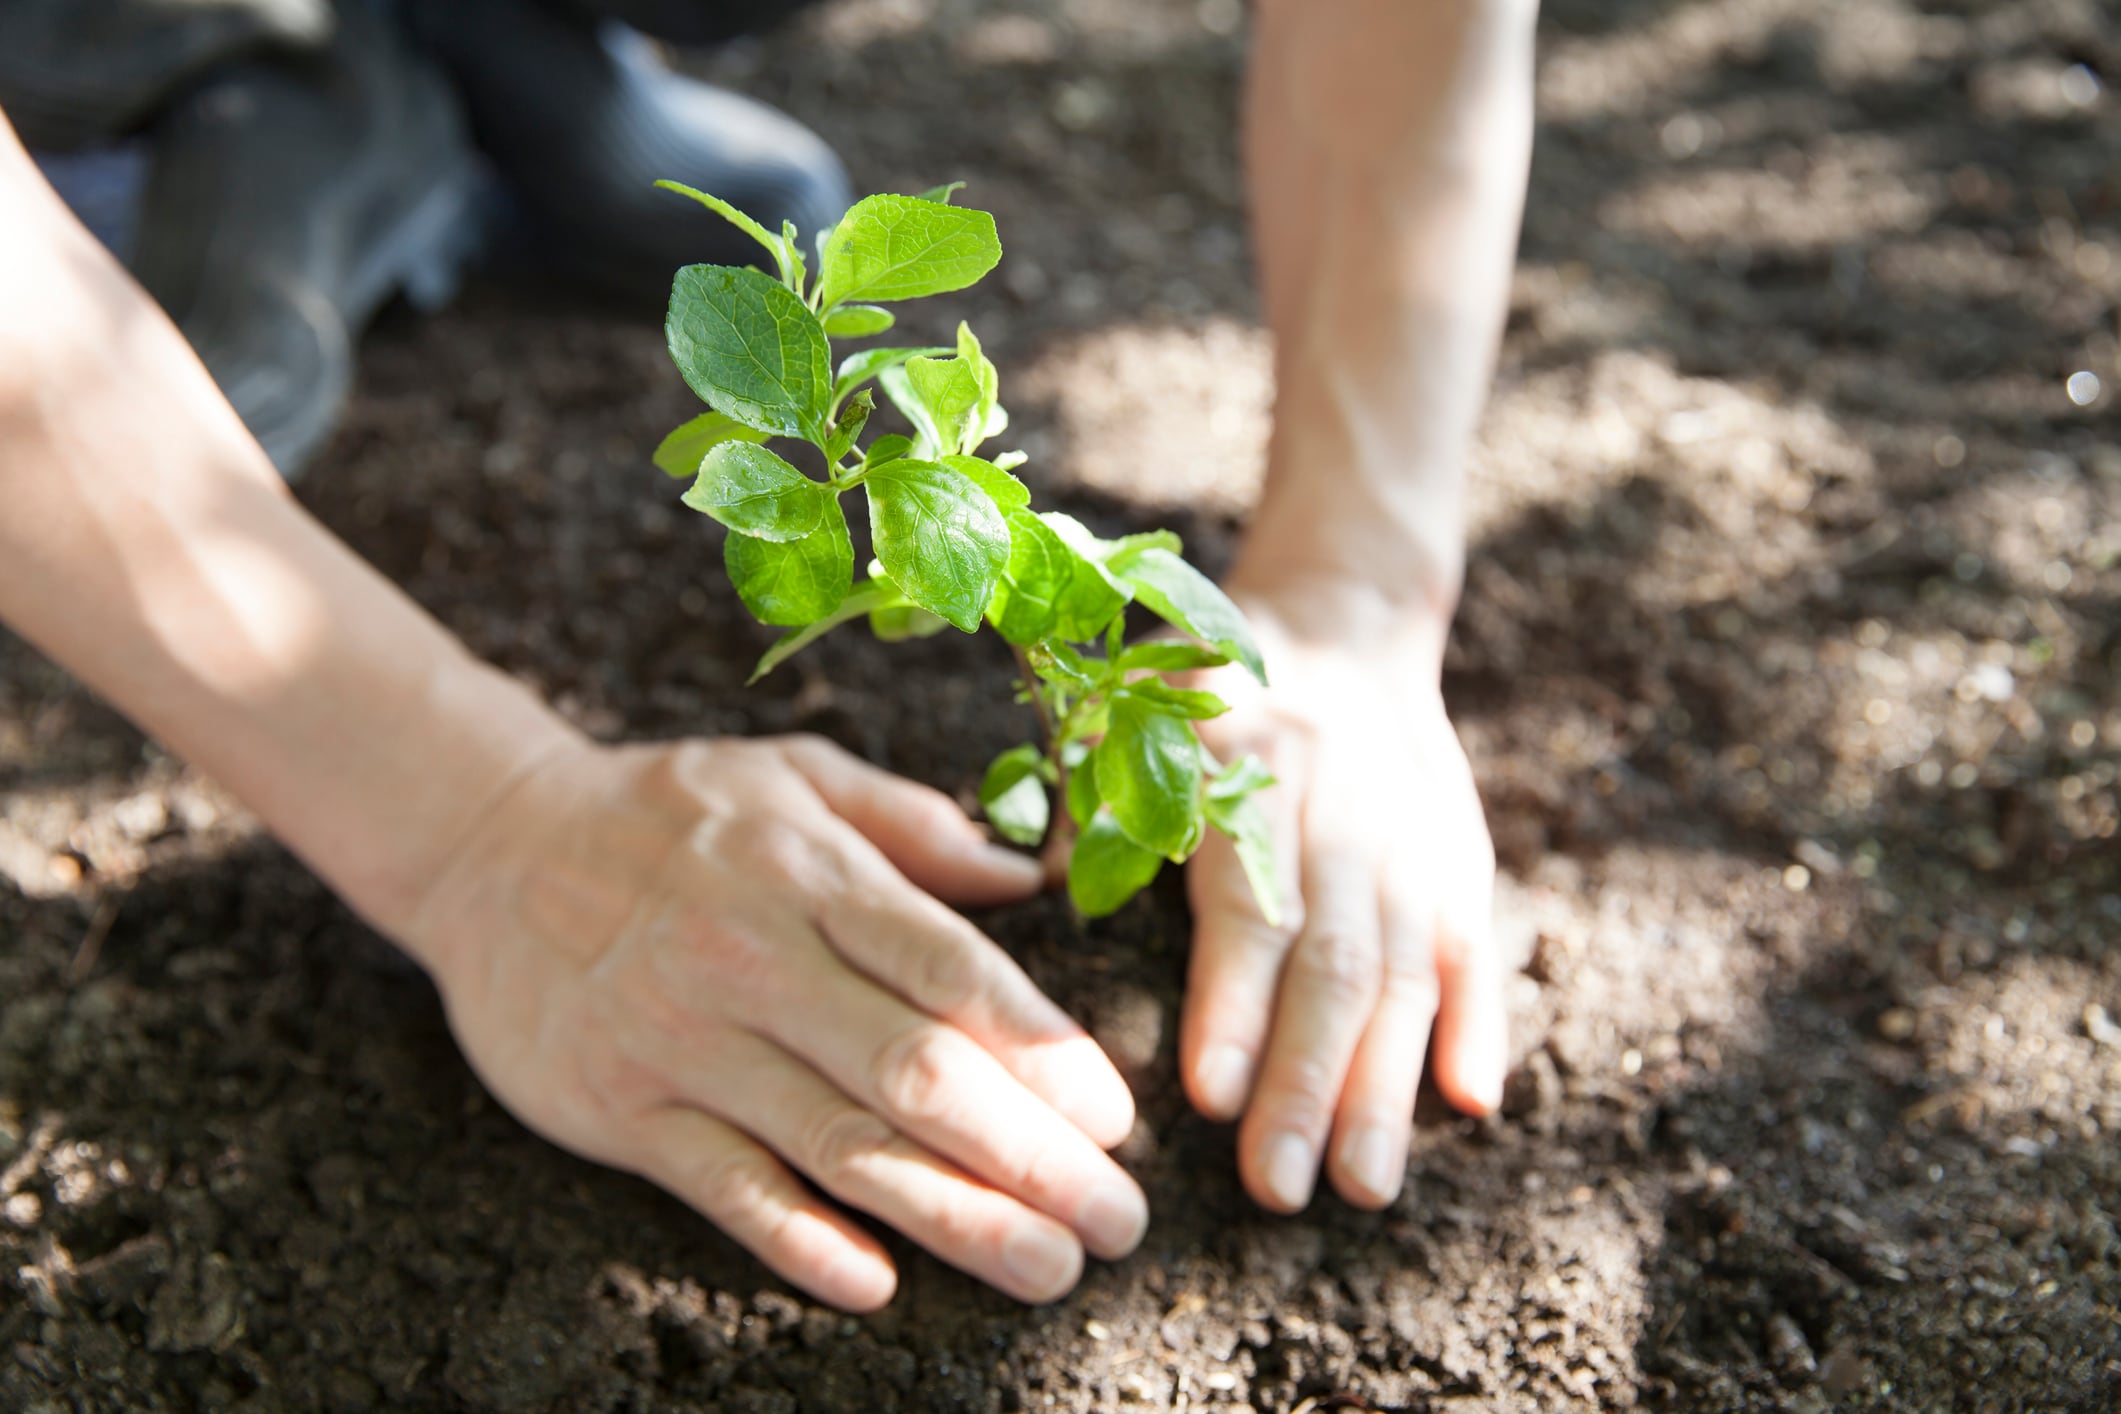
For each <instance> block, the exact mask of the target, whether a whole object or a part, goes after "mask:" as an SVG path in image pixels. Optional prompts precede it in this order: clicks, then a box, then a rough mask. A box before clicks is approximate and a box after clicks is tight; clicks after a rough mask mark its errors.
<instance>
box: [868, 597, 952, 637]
mask: <svg viewBox="0 0 2121 1414" xmlns="http://www.w3.org/2000/svg"><path fill="white" fill-rule="evenodd" d="M948 627H950V625H949V624H947V623H945V622H944V621H943V620H941V619H939V618H937V617H936V616H935V615H933V614H931V613H929V612H928V611H927V610H926V609H923V608H920V607H918V606H916V605H913V604H893V605H891V606H890V607H889V608H884V609H871V610H870V611H869V631H870V632H871V633H873V634H875V635H876V636H877V637H878V638H880V639H882V640H883V641H884V642H886V643H903V642H905V641H906V640H907V639H909V638H933V637H935V635H937V634H939V633H941V632H942V631H943V630H944V629H946V628H948Z"/></svg>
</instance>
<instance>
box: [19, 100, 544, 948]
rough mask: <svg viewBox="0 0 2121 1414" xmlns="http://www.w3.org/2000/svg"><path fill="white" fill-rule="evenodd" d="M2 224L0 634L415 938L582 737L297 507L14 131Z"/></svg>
mask: <svg viewBox="0 0 2121 1414" xmlns="http://www.w3.org/2000/svg"><path fill="white" fill-rule="evenodd" d="M0 210H4V211H5V212H6V213H7V216H6V219H5V221H4V222H0V310H4V311H5V315H4V321H5V322H4V324H0V448H5V453H4V460H0V497H4V504H5V506H6V513H5V515H4V516H0V567H4V570H0V620H4V621H5V622H7V623H8V624H10V625H12V626H13V627H14V628H15V629H16V630H17V631H18V632H20V633H22V634H23V635H24V636H25V637H26V638H28V639H29V640H30V641H31V642H33V643H35V644H37V645H38V646H39V647H41V648H43V649H44V650H45V651H46V652H48V653H50V654H51V655H52V656H53V657H55V658H57V659H59V660H60V661H62V662H64V663H65V664H66V665H67V666H68V667H69V668H71V669H72V670H73V671H74V672H75V673H77V674H78V675H79V676H80V677H82V678H83V679H84V680H86V681H87V682H88V683H89V684H90V685H91V686H92V687H94V688H96V689H97V690H98V691H99V692H101V693H103V694H104V695H105V696H106V697H108V698H109V699H110V700H111V701H112V702H114V703H116V704H117V705H118V706H119V707H120V708H122V709H123V710H124V711H125V712H126V713H127V714H128V715H130V716H131V717H133V719H134V720H135V721H137V722H139V723H140V725H141V726H142V727H144V728H145V729H146V730H148V731H149V732H151V733H153V734H154V735H155V736H156V737H157V738H159V739H160V740H162V741H163V742H165V743H167V744H168V745H169V746H170V747H171V748H173V749H174V750H176V751H178V752H180V753H182V754H183V755H184V756H186V757H187V758H189V759H190V760H192V761H194V762H196V763H197V764H198V765H199V766H200V767H202V768H203V769H205V770H207V771H209V772H211V773H212V774H213V775H215V776H216V777H218V778H219V779H220V780H222V781H223V782H224V783H225V784H227V785H228V787H229V788H230V789H232V790H234V791H235V792H236V793H237V794H238V795H240V796H241V797H242V798H243V799H244V800H245V801H247V802H248V803H249V804H250V805H251V806H252V807H253V808H254V809H256V810H257V811H258V813H259V814H260V815H261V816H262V817H264V818H265V819H266V820H267V821H268V822H269V823H270V824H271V825H272V827H273V828H274V830H275V831H276V832H277V833H278V834H279V835H280V836H281V838H282V839H284V840H285V841H286V842H287V843H288V844H289V845H290V846H291V847H292V848H293V849H294V850H295V851H296V852H297V853H299V854H301V855H302V856H303V858H304V859H305V860H307V861H308V862H309V863H310V864H311V866H312V867H314V868H316V869H317V870H318V872H319V873H321V874H322V875H324V877H325V878H326V879H328V880H329V881H330V882H331V883H332V884H333V886H334V887H336V888H337V889H338V890H339V891H340V892H341V893H342V894H343V895H344V896H345V897H346V898H347V899H348V900H349V901H350V902H352V903H353V904H354V905H355V906H356V907H358V908H360V909H361V910H362V911H363V912H364V913H366V914H367V915H368V917H369V918H370V919H371V920H372V921H373V922H375V923H376V924H377V925H378V926H379V927H382V928H384V929H386V930H387V931H393V932H400V933H402V931H403V927H404V924H405V923H406V922H407V921H408V918H409V915H410V912H411V909H412V906H413V903H414V901H415V900H416V899H417V898H418V896H419V894H420V893H421V891H422V889H423V887H424V886H425V884H426V883H427V881H428V877H429V875H430V874H431V873H432V870H433V867H434V862H435V861H437V860H440V859H442V858H446V857H447V855H448V854H449V852H450V851H451V849H452V848H453V847H454V845H455V844H456V843H457V842H458V841H460V840H461V839H462V838H463V837H464V835H465V834H466V833H467V832H468V830H469V828H470V826H471V824H472V822H473V821H474V820H476V819H477V818H478V816H479V814H480V813H481V812H482V811H483V810H484V809H485V808H486V807H487V806H488V805H490V803H491V802H492V801H493V800H494V799H495V798H496V796H497V795H498V794H499V792H500V791H501V790H502V789H503V788H504V786H505V785H506V783H507V782H508V780H509V779H510V778H511V775H512V774H513V773H514V772H515V771H516V770H517V769H518V768H519V765H520V763H523V762H525V761H529V760H534V759H536V758H537V757H538V756H540V755H542V754H545V753H546V752H549V751H550V750H553V749H556V748H558V747H559V746H561V745H563V744H569V743H573V742H574V741H575V740H576V735H575V733H573V732H572V731H571V730H570V729H569V728H568V727H567V726H566V725H565V724H564V723H563V722H561V721H560V720H559V719H558V718H556V717H554V716H553V715H552V714H551V713H550V712H548V711H547V710H546V709H545V707H544V706H543V705H542V704H541V703H539V702H537V701H536V700H535V699H534V698H533V697H532V696H531V695H530V694H529V693H528V692H526V691H524V690H523V689H522V688H520V687H519V686H517V685H516V684H514V683H512V682H510V681H509V680H507V679H505V678H503V677H502V676H500V675H499V674H497V673H494V672H492V671H491V670H489V669H487V668H486V667H484V666H483V665H481V664H480V663H478V662H477V661H476V660H475V659H473V658H472V657H471V656H470V655H469V654H468V653H466V652H465V651H464V649H463V648H462V646H461V645H459V644H458V643H457V642H456V640H454V639H453V638H451V637H450V636H449V635H448V634H447V633H445V632H444V631H443V630H442V628H441V627H440V625H438V624H436V623H435V622H434V621H433V620H432V619H430V618H429V617H428V616H427V615H426V614H424V613H422V612H421V611H420V610H419V608H418V607H417V606H415V605H414V604H413V603H412V602H411V601H410V600H408V599H406V598H405V597H404V596H403V595H402V594H400V593H398V592H397V591H396V590H395V589H394V588H393V587H391V586H390V585H389V584H388V583H387V582H386V581H385V580H383V578H382V577H381V576H380V575H378V574H376V572H375V571H374V570H372V569H370V568H369V567H368V566H367V565H366V564H364V563H363V562H362V561H361V560H360V559H359V558H357V557H356V556H355V555H353V554H352V553H351V552H350V551H349V550H348V549H347V548H346V547H345V546H344V545H343V544H342V543H340V542H339V541H338V540H337V539H336V538H334V537H333V536H332V535H331V534H330V533H329V532H327V531H326V530H325V529H324V528H323V527H322V526H320V525H318V524H317V523H316V522H315V521H314V520H313V519H311V517H310V516H309V515H308V514H307V513H306V512H304V511H303V510H302V509H301V507H300V506H298V505H297V504H296V503H295V501H294V499H293V498H292V497H290V496H289V495H288V494H287V490H286V488H285V486H284V485H283V484H282V483H281V480H280V477H279V475H278V473H276V472H275V471H274V470H273V468H272V465H271V463H270V462H269V461H267V459H266V457H265V456H264V454H263V452H262V451H261V450H260V449H259V448H258V446H257V444H256V442H255V441H253V440H252V438H251V437H250V435H249V434H248V432H246V431H245V430H244V428H243V426H242V424H241V422H240V421H239V420H238V419H237V417H236V415H235V413H234V412H233V410H231V409H230V408H229V406H228V404H227V402H226V401H225V400H223V399H222V397H221V396H220V393H219V392H218V391H217V390H216V389H215V387H214V386H213V383H212V380H211V379H210V378H209V377H208V375H207V373H206V371H205V369H204V368H202V367H201V366H200V365H199V363H198V361H197V359H196V358H194V357H193V356H192V354H191V351H190V349H189V348H188V347H187V346H186V345H185V343H184V341H183V339H182V337H181V336H180V335H179V334H178V333H177V332H176V330H175V329H173V328H171V327H170V325H169V323H168V321H167V320H166V319H165V318H164V317H163V315H162V312H161V311H160V310H159V309H157V308H156V307H155V306H154V305H153V303H151V302H150V301H149V300H147V299H146V298H145V297H144V296H143V295H142V294H141V293H140V291H139V290H138V289H137V287H135V286H134V285H133V283H132V282H131V280H130V279H128V278H127V277H126V275H125V273H124V272H123V271H122V270H120V269H119V268H118V266H117V264H116V263H115V262H114V261H113V260H111V258H110V257H109V255H108V254H107V253H105V252H104V251H103V249H102V248H101V247H100V246H98V245H97V244H96V243H95V242H94V241H93V240H92V239H90V238H89V236H88V235H87V233H86V232H84V231H82V230H81V228H80V227H79V225H78V224H77V223H75V222H74V221H73V219H72V217H71V216H70V215H69V214H68V213H67V212H66V210H65V209H64V208H63V207H62V206H60V205H59V203H58V202H57V201H56V200H55V199H53V198H52V195H51V193H50V190H49V188H47V187H46V186H45V185H44V182H43V179H42V177H41V176H40V175H39V174H38V173H37V171H36V169H35V167H34V166H33V165H32V164H31V163H30V161H29V158H28V155H27V154H26V153H24V152H23V150H22V149H21V147H20V146H19V145H18V144H17V143H16V142H15V140H14V135H13V134H12V133H11V132H9V131H7V129H6V126H5V124H4V123H0ZM526 747H527V750H526Z"/></svg>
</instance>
